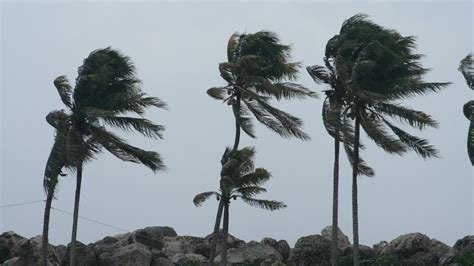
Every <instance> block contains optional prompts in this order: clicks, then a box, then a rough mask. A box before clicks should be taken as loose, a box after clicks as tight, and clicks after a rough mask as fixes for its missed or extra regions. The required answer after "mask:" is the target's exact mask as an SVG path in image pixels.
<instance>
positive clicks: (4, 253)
mask: <svg viewBox="0 0 474 266" xmlns="http://www.w3.org/2000/svg"><path fill="white" fill-rule="evenodd" d="M25 240H27V239H26V238H24V237H22V236H20V235H18V234H16V233H15V232H13V231H8V232H5V233H3V234H2V235H0V263H3V262H5V261H6V260H8V259H10V258H13V257H15V256H16V253H17V250H18V247H19V243H20V242H21V241H25Z"/></svg>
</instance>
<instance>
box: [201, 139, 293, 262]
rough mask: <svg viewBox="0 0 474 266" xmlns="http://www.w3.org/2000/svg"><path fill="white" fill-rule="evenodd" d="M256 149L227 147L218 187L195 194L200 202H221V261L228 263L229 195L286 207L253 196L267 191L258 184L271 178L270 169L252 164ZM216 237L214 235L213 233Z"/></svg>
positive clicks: (261, 204)
mask: <svg viewBox="0 0 474 266" xmlns="http://www.w3.org/2000/svg"><path fill="white" fill-rule="evenodd" d="M254 155H255V150H254V149H253V148H250V147H245V148H243V149H241V150H234V149H230V148H227V149H226V150H225V152H224V155H223V156H222V160H221V164H222V171H221V182H220V189H219V191H208V192H203V193H200V194H197V195H196V196H195V197H194V199H193V203H194V205H196V206H201V205H202V203H203V202H204V201H206V200H207V199H209V198H210V197H212V196H216V197H217V198H218V200H219V201H220V202H223V203H224V226H223V236H222V253H221V265H224V266H225V265H227V237H228V233H229V205H230V202H231V199H233V200H236V199H242V201H244V202H245V203H247V204H248V205H250V206H254V207H259V208H262V209H266V210H270V211H274V210H279V209H282V208H286V205H285V204H284V203H283V202H280V201H274V200H262V199H256V198H255V196H256V195H258V194H260V193H263V192H266V189H265V188H263V187H261V186H262V185H263V184H264V183H266V182H267V181H268V180H269V179H270V178H271V175H270V173H269V172H268V171H267V170H266V169H264V168H255V166H254V162H253V158H254ZM214 238H215V236H214Z"/></svg>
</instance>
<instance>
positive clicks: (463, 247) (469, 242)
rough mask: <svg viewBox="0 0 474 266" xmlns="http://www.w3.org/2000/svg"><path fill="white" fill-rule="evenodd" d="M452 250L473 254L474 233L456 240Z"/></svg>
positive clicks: (456, 252)
mask: <svg viewBox="0 0 474 266" xmlns="http://www.w3.org/2000/svg"><path fill="white" fill-rule="evenodd" d="M453 252H454V253H455V254H458V253H460V254H465V253H473V254H474V235H470V236H465V237H463V238H462V239H459V240H458V241H456V243H455V244H454V246H453Z"/></svg>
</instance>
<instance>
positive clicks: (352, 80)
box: [326, 14, 449, 158]
mask: <svg viewBox="0 0 474 266" xmlns="http://www.w3.org/2000/svg"><path fill="white" fill-rule="evenodd" d="M414 48H415V38H414V37H413V36H407V37H404V36H401V35H400V34H399V33H398V32H397V31H395V30H388V29H384V28H382V27H380V26H378V25H376V24H374V23H372V22H371V21H369V20H368V19H367V16H366V15H363V14H359V15H355V16H353V17H352V18H350V19H348V20H347V21H345V22H344V24H343V26H342V28H341V31H340V34H339V35H336V36H335V37H333V38H332V39H331V40H330V41H329V42H328V44H327V47H326V57H327V58H330V59H331V60H333V61H334V64H335V69H336V72H337V73H338V78H339V79H340V80H341V82H342V83H343V84H344V86H343V87H344V88H345V93H346V94H345V95H346V96H345V98H344V104H345V105H346V106H347V107H346V108H345V110H344V112H343V115H347V116H348V117H350V118H355V117H359V118H360V125H361V126H362V128H363V129H364V131H365V132H366V133H367V135H368V136H369V138H371V139H372V140H373V141H374V142H375V143H376V144H377V145H378V146H380V147H382V148H383V149H384V150H385V151H387V152H389V153H395V154H402V153H404V152H406V151H408V150H409V149H412V150H414V151H415V152H416V153H417V154H418V155H420V156H422V157H423V158H425V157H432V156H434V157H436V156H437V151H436V149H435V148H434V147H433V146H431V145H429V144H428V142H427V141H426V140H424V139H421V138H418V137H416V136H413V135H411V134H409V133H407V132H406V131H404V130H402V129H401V128H399V127H397V126H395V125H394V123H393V121H390V118H391V119H396V120H398V121H400V122H402V123H405V124H408V125H410V126H412V127H415V128H418V129H420V130H422V129H424V128H425V127H427V126H429V127H437V122H436V121H434V120H433V119H432V118H431V116H429V115H428V114H426V113H423V112H421V111H416V110H413V109H410V108H407V107H403V106H401V105H400V104H399V103H398V102H397V101H398V100H400V99H404V98H409V97H412V96H416V95H423V94H426V93H429V92H437V91H439V90H440V89H442V88H443V87H445V86H447V85H448V84H449V83H439V82H424V81H423V79H422V77H423V75H424V74H425V73H426V72H427V71H428V69H426V68H423V67H422V66H421V64H420V62H419V59H420V58H421V55H419V54H415V53H414ZM389 130H390V131H392V132H393V134H394V135H391V134H390V133H389Z"/></svg>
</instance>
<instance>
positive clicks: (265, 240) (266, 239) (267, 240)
mask: <svg viewBox="0 0 474 266" xmlns="http://www.w3.org/2000/svg"><path fill="white" fill-rule="evenodd" d="M260 243H261V244H264V245H269V246H270V247H275V246H276V245H277V241H276V240H275V239H273V238H271V237H264V238H263V239H262V240H261V241H260Z"/></svg>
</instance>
